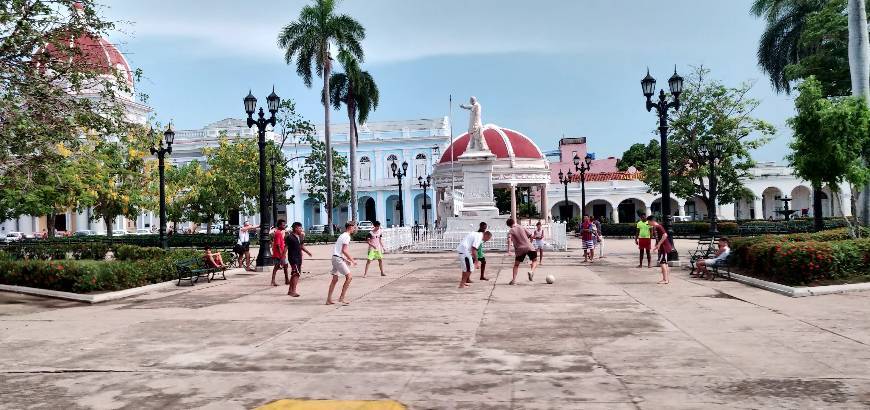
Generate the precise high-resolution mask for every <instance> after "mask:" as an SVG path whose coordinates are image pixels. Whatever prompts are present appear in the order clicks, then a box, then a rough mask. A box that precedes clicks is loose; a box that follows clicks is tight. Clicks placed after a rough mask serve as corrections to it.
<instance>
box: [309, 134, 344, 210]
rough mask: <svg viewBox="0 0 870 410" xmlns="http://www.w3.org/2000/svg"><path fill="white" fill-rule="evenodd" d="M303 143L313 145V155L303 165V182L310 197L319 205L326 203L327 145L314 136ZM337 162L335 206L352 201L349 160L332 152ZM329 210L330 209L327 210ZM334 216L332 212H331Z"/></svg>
mask: <svg viewBox="0 0 870 410" xmlns="http://www.w3.org/2000/svg"><path fill="white" fill-rule="evenodd" d="M303 143H305V144H309V145H311V153H310V154H309V155H308V157H306V158H305V162H304V163H303V164H302V170H303V173H302V175H303V180H304V181H305V185H307V188H308V197H309V198H311V199H313V200H314V201H316V202H317V203H319V204H322V203H325V201H326V185H327V183H326V182H327V181H326V178H328V177H327V175H328V174H327V172H326V160H325V158H326V143H324V142H323V141H320V140H318V139H317V138H315V137H314V136H312V135H307V136H305V137H303ZM332 151H333V152H332V155H333V157H334V158H335V161H333V162H332V167H333V170H332V171H333V172H332V178H333V181H332V184H333V185H334V186H335V204H336V205H335V206H334V207H333V208H332V209H336V208H338V206H339V205H340V204H346V203H347V202H348V201H349V200H350V191H349V187H350V177H349V176H348V175H347V159H346V158H345V157H344V156H341V155H339V154H338V152H336V151H335V149H333V150H332ZM327 209H329V208H327ZM329 213H330V214H332V212H331V211H330V212H329Z"/></svg>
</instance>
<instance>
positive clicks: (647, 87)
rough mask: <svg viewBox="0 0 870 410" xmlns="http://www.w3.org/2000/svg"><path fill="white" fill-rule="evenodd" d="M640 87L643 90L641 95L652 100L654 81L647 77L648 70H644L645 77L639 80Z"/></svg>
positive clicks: (654, 88) (654, 89)
mask: <svg viewBox="0 0 870 410" xmlns="http://www.w3.org/2000/svg"><path fill="white" fill-rule="evenodd" d="M640 86H641V88H643V95H644V96H646V98H652V96H653V94H655V92H656V79H655V78H653V77H652V76H651V75H649V68H647V69H646V77H644V78H643V80H640Z"/></svg>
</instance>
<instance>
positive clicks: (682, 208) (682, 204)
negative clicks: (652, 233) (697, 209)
mask: <svg viewBox="0 0 870 410" xmlns="http://www.w3.org/2000/svg"><path fill="white" fill-rule="evenodd" d="M671 211H672V212H673V209H672V210H671ZM677 215H679V216H686V201H680V200H677Z"/></svg>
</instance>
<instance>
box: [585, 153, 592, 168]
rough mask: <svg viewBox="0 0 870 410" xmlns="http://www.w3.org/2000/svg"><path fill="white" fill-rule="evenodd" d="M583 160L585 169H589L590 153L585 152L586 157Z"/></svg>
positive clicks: (590, 163) (590, 162)
mask: <svg viewBox="0 0 870 410" xmlns="http://www.w3.org/2000/svg"><path fill="white" fill-rule="evenodd" d="M584 161H585V162H586V169H589V167H590V166H591V165H592V154H586V158H585V159H584Z"/></svg>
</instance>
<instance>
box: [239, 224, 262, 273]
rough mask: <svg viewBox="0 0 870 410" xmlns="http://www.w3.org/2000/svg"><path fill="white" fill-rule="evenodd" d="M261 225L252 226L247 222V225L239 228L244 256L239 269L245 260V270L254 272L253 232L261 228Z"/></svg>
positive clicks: (240, 245) (240, 258) (240, 246)
mask: <svg viewBox="0 0 870 410" xmlns="http://www.w3.org/2000/svg"><path fill="white" fill-rule="evenodd" d="M259 227H260V225H251V223H250V222H248V221H245V224H244V225H242V226H241V227H239V241H238V242H237V243H238V244H239V250H241V251H242V252H241V253H242V256H240V257H239V267H240V268H241V267H242V264H243V263H242V261H243V260H244V267H245V270H249V271H254V269H253V268H251V231H253V230H256V229H257V228H259Z"/></svg>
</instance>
